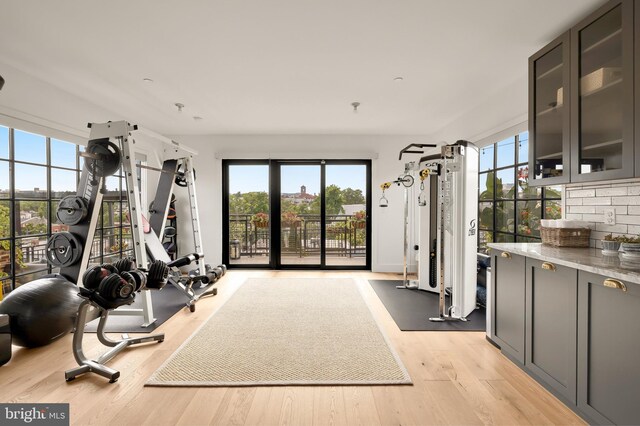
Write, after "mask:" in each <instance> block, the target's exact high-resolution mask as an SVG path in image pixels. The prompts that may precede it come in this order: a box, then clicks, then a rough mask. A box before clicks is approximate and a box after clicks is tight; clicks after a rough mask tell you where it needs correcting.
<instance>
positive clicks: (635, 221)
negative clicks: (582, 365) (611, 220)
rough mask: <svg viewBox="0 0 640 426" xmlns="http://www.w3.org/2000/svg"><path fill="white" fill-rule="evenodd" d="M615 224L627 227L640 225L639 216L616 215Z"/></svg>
mask: <svg viewBox="0 0 640 426" xmlns="http://www.w3.org/2000/svg"><path fill="white" fill-rule="evenodd" d="M616 222H617V223H624V224H627V225H640V216H631V215H619V216H618V215H616Z"/></svg>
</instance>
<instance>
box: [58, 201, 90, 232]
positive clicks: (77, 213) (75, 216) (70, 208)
mask: <svg viewBox="0 0 640 426" xmlns="http://www.w3.org/2000/svg"><path fill="white" fill-rule="evenodd" d="M88 213H89V203H88V202H87V200H85V199H84V198H82V197H78V196H75V195H68V196H66V197H64V198H63V199H62V200H60V202H59V203H58V209H57V210H56V217H57V218H58V220H59V221H60V223H62V224H64V225H70V226H71V225H77V224H78V223H80V222H82V221H83V220H85V219H86V218H87V215H88Z"/></svg>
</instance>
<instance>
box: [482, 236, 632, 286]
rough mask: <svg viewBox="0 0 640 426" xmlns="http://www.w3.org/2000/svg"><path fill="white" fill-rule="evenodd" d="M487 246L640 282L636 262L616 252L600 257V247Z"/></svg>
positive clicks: (528, 244)
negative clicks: (614, 254)
mask: <svg viewBox="0 0 640 426" xmlns="http://www.w3.org/2000/svg"><path fill="white" fill-rule="evenodd" d="M488 246H489V247H490V248H492V249H494V250H499V251H506V252H509V253H513V254H519V255H522V256H526V257H531V258H533V259H538V260H542V261H547V262H553V263H557V264H558V265H563V266H568V267H570V268H576V269H580V270H583V271H587V272H593V273H594V274H600V275H606V276H608V277H610V278H616V279H619V280H624V281H627V282H632V283H635V284H640V263H637V262H633V263H632V262H627V261H624V260H623V259H622V258H621V257H620V255H617V256H604V255H603V254H602V251H601V250H600V249H594V248H573V247H554V246H549V245H544V244H542V243H489V244H488Z"/></svg>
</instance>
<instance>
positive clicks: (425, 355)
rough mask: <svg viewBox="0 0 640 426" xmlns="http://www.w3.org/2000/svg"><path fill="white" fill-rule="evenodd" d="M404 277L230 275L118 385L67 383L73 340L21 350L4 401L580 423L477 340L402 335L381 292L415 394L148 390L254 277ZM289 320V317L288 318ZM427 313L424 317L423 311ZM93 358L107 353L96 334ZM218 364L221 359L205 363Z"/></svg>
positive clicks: (377, 419)
mask: <svg viewBox="0 0 640 426" xmlns="http://www.w3.org/2000/svg"><path fill="white" fill-rule="evenodd" d="M271 276H288V277H317V276H322V277H327V276H336V277H338V276H339V277H353V278H354V279H356V280H358V281H359V282H361V283H362V284H366V280H367V279H370V278H378V279H380V278H382V279H384V278H397V276H395V275H391V274H374V273H368V272H299V271H295V272H273V271H229V273H228V274H227V275H226V276H225V277H224V278H223V279H222V280H221V281H220V282H219V293H218V296H216V297H213V298H208V299H203V300H202V301H200V302H198V308H197V311H196V312H195V313H190V312H189V311H188V310H186V309H184V310H182V311H181V312H179V313H178V314H177V315H175V316H174V317H173V318H172V319H170V320H169V321H167V322H166V323H165V324H163V325H162V327H160V329H159V331H163V332H165V333H166V340H165V341H164V342H162V343H153V344H148V345H145V346H140V347H137V348H131V349H129V350H126V351H125V352H123V353H121V354H120V355H118V356H117V357H116V358H115V359H114V360H112V361H111V362H110V363H109V365H110V366H112V367H113V368H115V369H117V370H120V372H121V377H120V380H119V381H118V382H116V383H115V384H109V383H108V382H107V380H105V379H103V378H101V377H98V376H96V375H93V374H90V375H86V376H82V377H79V378H78V379H76V380H75V381H74V382H70V383H66V382H65V380H64V371H65V370H66V369H69V368H72V367H75V366H76V364H75V361H74V359H73V355H72V353H71V336H70V335H69V336H65V337H64V338H63V339H61V340H59V341H57V342H55V343H53V344H51V345H49V346H46V347H43V348H38V349H22V348H17V347H14V353H13V359H12V360H11V362H10V363H8V364H6V365H5V366H3V367H1V368H0V402H33V403H36V402H47V403H52V402H68V403H70V404H71V405H70V410H71V422H72V424H80V425H88V424H109V425H142V424H145V425H146V424H149V425H174V424H179V425H200V424H202V425H204V424H216V425H226V424H233V425H279V424H283V425H306V424H317V425H329V424H338V425H342V424H349V425H355V424H359V425H377V424H383V425H426V424H465V425H466V424H505V425H506V424H508V425H513V424H583V422H582V421H581V420H580V419H579V418H578V417H577V416H576V415H575V414H573V412H571V410H569V409H568V408H566V407H565V406H564V405H563V404H562V403H560V402H559V401H558V400H557V399H555V398H554V397H553V396H552V395H551V394H549V393H548V392H547V391H546V390H544V389H543V388H542V387H541V386H539V385H538V384H537V383H536V382H534V381H533V380H532V379H530V378H529V377H528V376H527V375H526V374H524V373H523V372H522V371H520V370H519V369H518V368H517V367H516V366H515V365H513V364H512V363H511V362H510V361H508V360H507V359H506V358H505V357H503V356H502V355H501V354H500V352H499V351H498V350H497V349H496V348H494V347H493V346H492V345H491V344H489V343H488V342H487V341H486V340H485V337H484V333H477V332H464V333H463V332H401V331H399V330H398V328H397V327H396V325H395V323H394V322H393V320H392V319H391V316H390V315H389V314H388V313H387V311H386V310H385V309H384V306H383V305H382V303H381V302H380V301H379V299H378V298H377V296H376V295H375V292H374V291H373V290H372V289H371V288H370V287H369V286H368V285H364V288H365V294H366V297H367V298H368V299H369V301H370V302H371V305H372V306H373V309H374V315H376V316H377V317H378V318H379V319H380V322H381V324H382V325H383V327H384V329H385V331H386V333H387V334H388V336H389V337H390V339H391V341H392V343H393V345H394V346H395V348H396V350H397V351H398V353H399V355H400V357H401V358H402V361H403V362H404V364H405V366H406V367H407V369H408V370H409V374H410V375H411V378H412V380H413V383H414V384H413V386H350V387H342V386H336V387H320V386H315V387H313V386H310V387H253V388H145V387H143V385H144V382H145V381H146V380H147V378H148V377H149V376H150V375H151V373H153V372H154V371H155V370H156V369H157V368H158V367H159V366H160V365H161V364H162V363H163V362H164V361H165V360H166V359H167V357H169V355H171V354H172V353H173V352H174V351H175V350H176V349H177V348H178V346H180V344H181V343H182V342H183V341H184V340H185V339H186V338H187V337H188V336H190V335H191V333H192V332H193V331H194V330H195V329H196V328H197V327H198V326H199V325H200V324H201V323H202V322H203V321H204V320H206V319H207V318H208V317H209V316H210V314H211V312H212V311H213V310H214V309H215V308H216V307H218V306H219V305H220V304H221V303H223V302H224V301H225V300H226V299H227V298H228V297H229V295H230V294H231V293H232V292H233V290H234V289H235V288H237V287H238V286H239V285H240V284H241V283H242V282H243V281H244V280H245V279H246V278H248V277H271ZM283 315H286V312H283ZM425 315H427V314H426V313H425ZM85 348H86V351H85V352H86V353H87V355H89V356H96V355H98V354H99V353H101V352H102V351H103V347H102V346H100V345H99V343H98V342H97V340H96V339H95V335H93V334H89V335H88V338H87V342H86V344H85ZM202 362H205V363H215V362H216V360H215V359H203V360H202Z"/></svg>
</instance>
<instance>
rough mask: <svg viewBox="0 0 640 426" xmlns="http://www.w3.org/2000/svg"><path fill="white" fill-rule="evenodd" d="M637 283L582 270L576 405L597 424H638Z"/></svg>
mask: <svg viewBox="0 0 640 426" xmlns="http://www.w3.org/2000/svg"><path fill="white" fill-rule="evenodd" d="M639 315H640V285H638V284H634V283H625V282H624V281H622V280H615V279H610V278H608V277H606V276H602V275H596V274H593V273H590V272H584V271H580V272H579V275H578V370H577V371H578V408H579V409H580V410H581V411H582V412H584V413H585V414H586V415H587V416H589V417H590V418H591V419H592V422H594V423H598V424H627V425H629V424H640V361H639V360H640V318H638V316H639Z"/></svg>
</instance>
